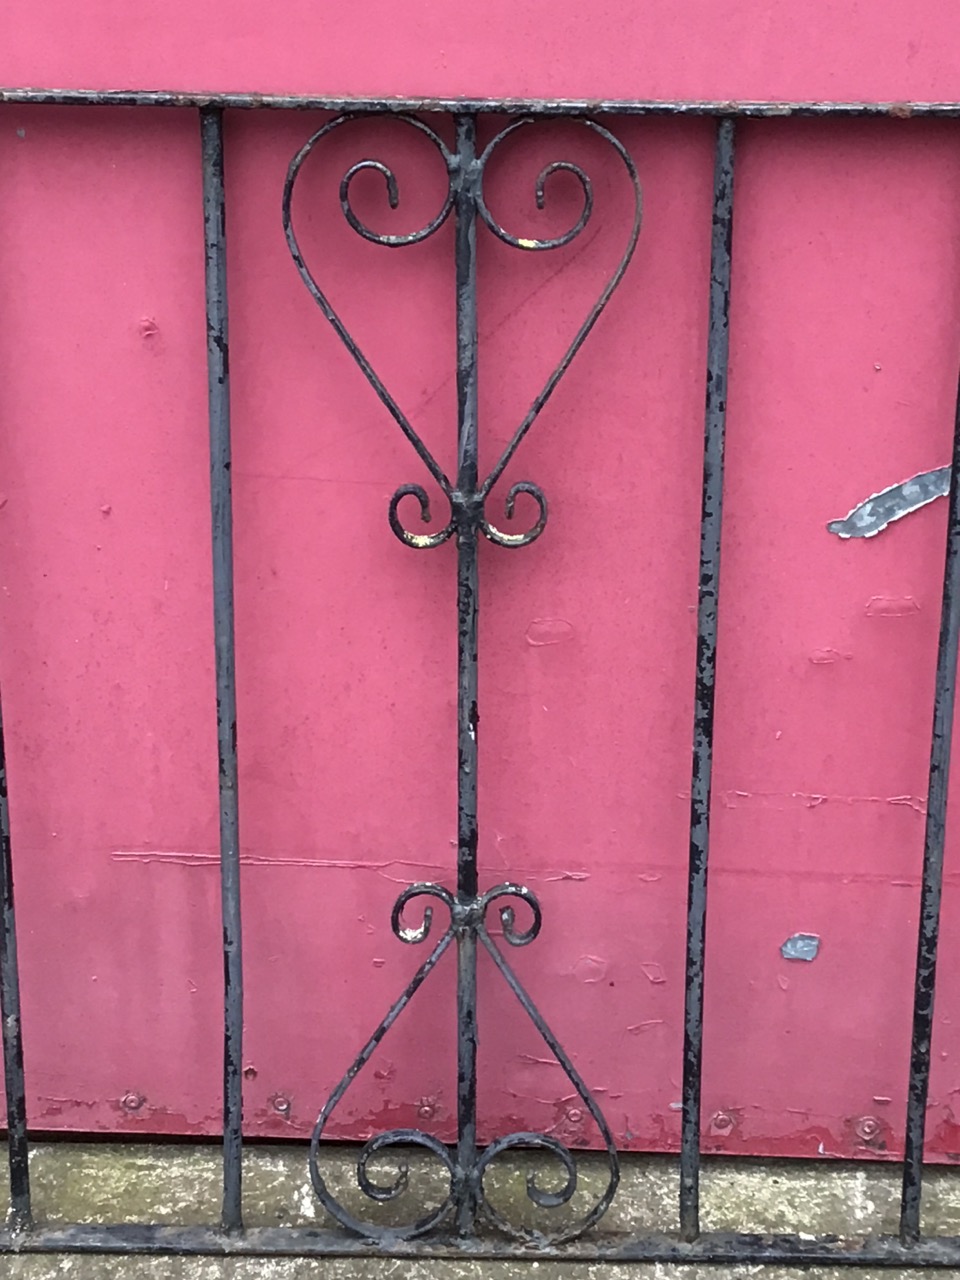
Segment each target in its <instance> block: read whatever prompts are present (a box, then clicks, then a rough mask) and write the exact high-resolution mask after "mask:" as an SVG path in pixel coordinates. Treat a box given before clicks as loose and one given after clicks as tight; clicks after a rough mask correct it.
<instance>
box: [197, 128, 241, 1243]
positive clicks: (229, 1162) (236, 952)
mask: <svg viewBox="0 0 960 1280" xmlns="http://www.w3.org/2000/svg"><path fill="white" fill-rule="evenodd" d="M200 138H201V150H202V155H203V230H204V267H205V281H206V311H207V373H208V391H209V402H210V512H211V529H212V544H213V613H214V644H215V650H216V683H217V752H218V758H219V791H220V889H221V908H222V913H223V980H224V1003H223V1019H224V1040H223V1216H222V1223H223V1226H224V1228H226V1229H227V1230H230V1231H235V1230H238V1229H239V1228H240V1227H241V1226H242V1213H241V1204H240V1186H241V1173H242V1169H241V1162H242V1143H243V1137H242V1128H241V1126H242V1105H243V1098H242V1094H243V1079H242V1075H241V1060H242V1047H243V957H242V952H241V926H240V837H239V813H238V789H237V688H236V662H235V657H234V617H233V511H232V496H231V483H230V381H229V358H228V333H227V245H226V205H225V201H224V185H223V113H222V111H220V110H219V108H204V109H203V110H202V111H201V112H200Z"/></svg>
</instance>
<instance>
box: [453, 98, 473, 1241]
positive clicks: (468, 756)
mask: <svg viewBox="0 0 960 1280" xmlns="http://www.w3.org/2000/svg"><path fill="white" fill-rule="evenodd" d="M455 124H456V134H457V161H458V165H457V173H456V175H455V183H456V204H455V215H456V274H457V431H458V445H457V492H456V494H455V499H456V500H455V502H454V510H455V512H456V515H457V666H458V671H457V901H458V903H459V905H460V906H461V907H462V908H464V909H465V910H467V911H469V910H470V907H471V905H472V903H473V902H474V901H475V900H476V897H477V888H478V882H477V720H478V715H477V603H478V602H477V590H478V585H479V575H478V568H477V535H478V511H477V504H476V500H475V499H476V490H477V202H476V184H477V180H478V174H477V152H476V142H477V126H476V120H475V118H474V117H473V116H468V115H458V116H456V117H455ZM476 1162H477V935H476V931H475V929H474V928H473V926H472V923H471V922H470V917H468V919H467V923H466V927H464V928H461V929H460V931H459V934H458V937H457V1165H458V1168H459V1170H460V1173H461V1175H462V1176H463V1179H464V1180H463V1184H462V1195H461V1200H460V1205H459V1208H458V1211H457V1230H458V1231H459V1233H460V1234H461V1235H471V1234H472V1233H473V1231H474V1226H475V1221H476V1195H475V1191H474V1188H473V1185H472V1182H471V1175H472V1173H473V1170H474V1168H475V1167H476Z"/></svg>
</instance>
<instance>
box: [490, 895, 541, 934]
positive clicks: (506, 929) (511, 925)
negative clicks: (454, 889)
mask: <svg viewBox="0 0 960 1280" xmlns="http://www.w3.org/2000/svg"><path fill="white" fill-rule="evenodd" d="M503 898H519V899H520V901H521V902H523V903H525V904H526V906H527V907H528V908H529V910H530V913H531V917H532V919H531V923H530V925H529V927H528V928H526V929H517V928H516V908H515V907H514V905H513V904H512V903H508V904H507V905H506V906H504V905H502V902H501V900H502V899H503ZM495 902H500V903H501V905H500V906H499V907H498V910H499V912H500V923H501V925H502V926H503V936H504V939H505V941H506V942H508V943H509V944H510V946H511V947H526V946H528V945H529V944H530V943H531V942H533V940H534V938H536V937H537V935H538V934H539V932H540V926H541V924H542V923H543V912H542V911H541V909H540V903H539V902H538V900H537V896H536V894H535V893H534V892H533V890H532V889H528V888H527V887H526V886H525V885H522V884H498V885H496V886H495V887H494V888H493V889H488V890H487V892H486V893H485V894H483V896H482V897H481V899H480V918H481V921H483V923H484V927H486V918H487V912H488V911H489V909H490V907H491V906H492V905H493V904H494V903H495Z"/></svg>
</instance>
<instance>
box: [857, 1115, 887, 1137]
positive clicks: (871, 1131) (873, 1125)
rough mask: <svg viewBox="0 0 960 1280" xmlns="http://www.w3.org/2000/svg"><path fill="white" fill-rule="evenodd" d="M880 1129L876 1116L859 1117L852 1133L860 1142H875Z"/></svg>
mask: <svg viewBox="0 0 960 1280" xmlns="http://www.w3.org/2000/svg"><path fill="white" fill-rule="evenodd" d="M881 1127H882V1126H881V1124H880V1121H879V1120H878V1119H877V1117H876V1116H861V1117H860V1118H859V1120H858V1121H857V1123H856V1125H855V1126H854V1131H855V1133H856V1135H857V1137H858V1138H859V1139H860V1140H861V1141H862V1142H876V1140H877V1139H878V1138H879V1137H880V1131H881Z"/></svg>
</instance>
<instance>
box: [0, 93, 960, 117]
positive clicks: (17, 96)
mask: <svg viewBox="0 0 960 1280" xmlns="http://www.w3.org/2000/svg"><path fill="white" fill-rule="evenodd" d="M0 103H19V104H23V105H39V106H67V107H91V106H92V107H220V108H229V109H231V110H238V111H251V110H262V109H269V110H286V111H357V112H384V111H395V112H410V111H431V112H454V113H456V112H465V113H470V114H474V113H476V114H480V113H484V112H497V111H502V112H508V113H510V114H511V115H551V116H552V115H557V116H565V115H566V116H580V115H667V116H753V117H768V116H769V117H777V118H779V117H783V116H891V117H893V118H895V119H909V118H911V117H913V116H942V117H947V118H949V117H955V116H960V102H776V101H770V102H741V101H726V102H724V101H692V102H691V101H683V100H666V99H665V100H656V99H645V98H630V99H619V98H597V99H592V98H557V99H553V98H416V97H414V98H392V97H391V98H343V97H340V98H329V97H323V96H319V95H312V94H311V95H299V94H267V93H202V92H189V93H179V92H176V91H174V90H169V89H102V90H101V89H29V88H0Z"/></svg>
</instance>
